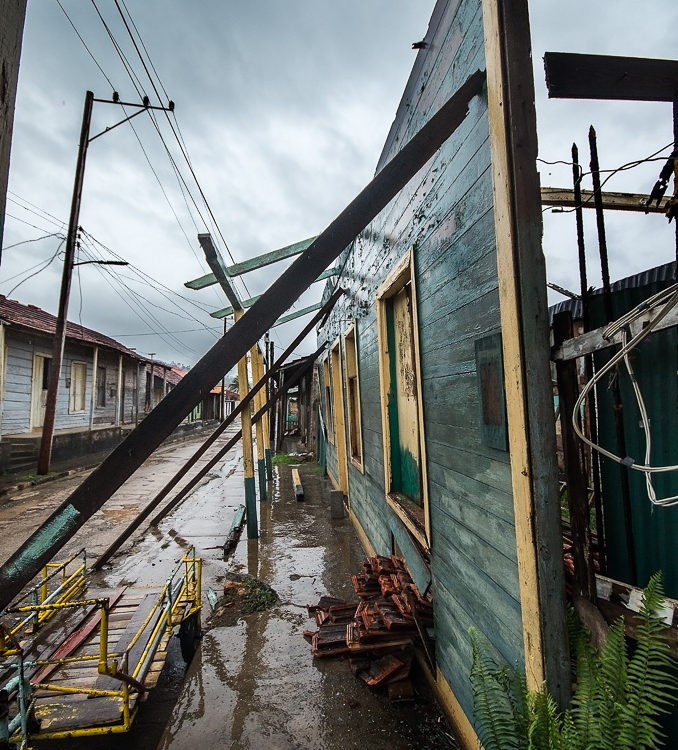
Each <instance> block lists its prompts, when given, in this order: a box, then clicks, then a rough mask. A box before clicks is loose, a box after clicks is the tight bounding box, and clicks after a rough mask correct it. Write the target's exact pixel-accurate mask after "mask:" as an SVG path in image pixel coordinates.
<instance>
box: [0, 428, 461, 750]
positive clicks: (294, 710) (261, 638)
mask: <svg viewBox="0 0 678 750" xmlns="http://www.w3.org/2000/svg"><path fill="white" fill-rule="evenodd" d="M197 445H198V442H197V441H194V440H192V441H190V442H187V443H184V444H181V445H174V446H168V447H166V448H165V449H163V450H162V451H161V453H159V454H158V455H157V456H155V457H154V458H153V459H151V461H149V462H147V464H146V465H145V466H144V467H142V469H141V470H140V472H138V474H139V476H138V477H136V478H134V479H133V480H132V482H131V483H129V486H125V487H123V488H122V489H121V490H120V491H119V492H118V493H116V495H115V496H114V498H113V499H112V500H111V501H110V503H109V504H108V505H109V506H110V507H106V506H105V508H104V509H103V510H102V511H101V512H100V513H98V514H96V516H95V517H94V518H93V519H92V520H91V522H90V523H89V524H87V525H86V526H85V528H84V529H82V530H81V531H80V533H79V534H78V535H77V536H78V537H80V539H77V538H76V539H74V540H72V542H71V543H70V544H69V550H71V549H72V550H76V549H78V548H79V546H82V543H83V541H85V542H86V545H87V549H88V554H91V559H94V556H95V555H96V554H98V553H100V552H101V551H103V549H105V548H106V546H107V545H108V544H109V543H110V541H111V540H112V539H113V538H114V537H115V536H117V534H118V533H119V532H120V529H121V528H122V526H121V524H123V523H124V524H126V523H128V522H129V521H131V519H132V518H133V517H134V515H135V514H136V512H137V511H138V509H139V508H141V507H143V505H144V504H145V503H147V502H148V501H149V500H150V499H151V498H152V497H153V495H154V494H155V492H157V490H158V489H159V488H160V487H162V486H163V484H164V483H165V482H166V481H167V480H168V479H169V477H170V476H171V475H172V473H173V471H175V470H176V469H178V468H179V467H180V465H181V462H182V461H183V460H185V458H186V457H188V456H189V455H191V453H192V452H193V450H195V448H196V447H197ZM238 448H239V446H238ZM238 448H236V449H235V450H234V451H232V452H231V453H229V455H228V456H227V457H226V458H225V459H224V461H223V462H222V463H221V464H220V465H219V466H217V467H216V468H215V469H214V470H213V472H212V473H211V474H210V475H209V476H208V477H206V479H205V481H204V482H203V483H202V484H201V485H199V486H198V487H197V488H196V489H195V490H194V491H193V492H192V493H191V494H190V495H189V496H188V497H187V498H186V500H185V501H184V502H183V503H182V504H181V505H179V506H178V507H177V508H176V509H175V510H174V511H173V512H172V514H170V515H169V516H168V517H167V518H166V519H164V520H163V521H162V522H161V523H160V524H159V525H158V527H157V528H153V529H148V528H147V527H144V526H142V527H141V529H139V531H138V532H137V535H136V536H135V537H134V539H133V540H132V542H131V543H128V544H126V545H125V546H124V547H123V548H122V549H121V550H120V551H119V552H118V554H117V555H116V556H115V557H114V558H113V559H112V560H111V561H110V564H109V565H108V566H106V568H105V569H104V570H103V571H102V572H101V573H99V574H97V575H96V576H95V577H94V579H93V584H94V585H95V586H97V587H106V588H111V589H113V588H116V587H118V586H120V585H121V584H126V585H128V586H131V587H134V589H139V590H141V591H143V590H144V589H150V588H153V587H157V586H158V585H159V584H162V583H163V582H164V579H165V576H166V575H167V573H168V572H169V570H170V568H171V567H172V566H173V564H174V561H175V560H177V559H179V558H180V557H181V555H182V554H183V553H184V552H185V551H186V550H188V549H189V548H190V547H191V546H193V545H194V546H195V548H196V552H197V555H198V556H200V557H202V558H203V560H204V567H203V627H204V628H205V630H206V632H205V634H204V636H203V639H202V642H201V647H200V648H199V649H198V651H197V653H196V655H195V657H194V658H193V661H192V662H191V664H190V665H189V666H188V668H186V667H185V665H184V662H183V661H182V659H181V655H180V653H179V648H178V642H177V639H173V642H172V647H171V648H170V655H169V658H168V662H167V664H166V667H165V671H164V672H163V675H162V677H161V679H160V683H159V685H158V687H157V688H156V689H155V690H153V691H152V692H151V694H150V696H149V698H148V700H147V701H146V702H144V703H143V704H142V705H141V709H140V712H139V716H138V718H137V720H136V722H135V724H134V726H133V728H132V731H131V732H130V733H129V734H128V735H126V736H118V737H105V738H102V739H96V740H94V739H87V740H83V741H80V742H75V741H73V740H71V741H64V742H53V743H50V744H49V745H47V744H43V745H40V746H39V747H55V748H65V747H68V748H69V750H70V749H71V748H72V749H73V750H81V749H82V750H84V749H85V748H87V749H88V750H89V749H90V748H91V749H92V750H105V749H106V750H108V749H109V748H110V749H112V750H113V749H115V750H118V749H119V748H123V747H124V748H125V750H141V748H144V750H148V748H157V749H158V750H170V749H171V750H183V749H184V748H185V749H186V750H188V749H189V748H204V749H205V750H212V749H215V750H216V749H217V748H232V749H233V750H238V749H241V748H242V749H244V748H249V749H252V750H256V749H258V748H262V750H263V749H264V748H271V749H273V750H292V749H297V748H299V749H301V748H315V749H316V750H338V749H339V748H342V750H343V748H353V747H355V748H359V747H369V748H370V749H371V750H380V749H383V750H387V748H388V750H405V749H406V748H417V750H427V749H430V750H434V748H435V749H436V750H438V748H445V747H454V745H453V744H451V743H450V742H448V739H447V734H446V733H448V732H449V730H448V729H447V728H446V726H445V725H444V724H443V723H442V722H440V721H439V717H440V713H441V712H440V711H439V710H438V709H437V707H436V706H435V705H434V704H433V703H431V702H430V700H429V697H428V695H427V694H426V691H425V690H424V688H423V680H417V688H418V690H421V693H420V694H418V696H417V699H416V700H415V701H414V702H409V703H390V702H389V701H388V699H387V698H386V697H385V695H383V694H380V693H377V692H374V691H372V690H370V689H369V688H368V687H367V686H366V685H365V684H364V683H363V682H362V681H360V680H358V679H357V678H356V677H354V676H353V674H352V673H351V671H350V670H349V667H348V664H347V663H346V662H345V661H343V660H332V659H331V660H317V659H316V660H314V659H313V657H312V655H311V648H310V645H309V643H308V642H307V641H306V640H305V639H304V638H303V637H302V631H303V630H304V629H311V630H313V629H315V622H314V620H313V619H311V618H309V616H308V613H307V609H306V605H307V604H309V603H315V602H316V601H317V600H318V599H319V597H320V596H321V595H323V594H329V595H332V596H337V597H342V598H346V599H349V600H354V599H355V594H354V592H353V589H352V586H351V579H350V576H351V574H352V573H355V572H357V571H358V569H359V566H360V563H361V562H362V560H363V559H364V557H365V553H364V551H363V550H362V548H361V547H360V544H359V543H358V541H357V537H356V535H355V532H354V530H353V527H352V525H351V523H350V522H349V521H348V520H347V519H340V520H332V519H331V518H330V506H329V499H328V497H327V493H326V492H325V491H324V489H323V485H324V482H323V481H322V480H321V478H320V476H319V474H318V471H317V467H316V466H315V465H313V464H308V465H302V466H301V469H300V470H301V474H302V481H303V483H304V489H305V498H306V499H305V500H304V501H303V502H299V501H297V500H296V499H295V495H294V489H293V487H292V482H291V470H290V468H289V467H288V466H283V467H275V468H274V479H273V481H272V482H271V483H269V499H268V500H267V501H266V502H258V510H259V528H260V537H259V539H258V540H247V539H246V538H245V534H243V538H241V540H240V542H239V544H238V546H237V548H236V550H235V553H234V554H233V556H232V557H231V558H230V559H229V560H227V561H226V562H225V561H224V560H223V552H222V545H223V543H224V540H225V537H226V535H227V533H228V530H229V527H230V525H231V522H232V520H233V515H234V512H235V509H236V508H237V506H238V505H239V504H240V503H242V502H243V475H242V459H241V456H240V454H239V450H238ZM81 479H82V477H78V478H73V477H71V478H68V479H66V480H58V481H56V482H53V483H50V484H51V486H50V485H43V486H42V487H40V488H34V489H33V490H32V492H34V493H36V494H32V495H31V494H30V493H26V494H27V495H29V496H24V497H23V498H22V497H20V496H17V497H15V498H13V499H12V500H11V501H10V502H9V503H6V504H5V505H2V506H0V529H2V533H1V534H0V540H1V541H0V551H1V553H2V554H1V555H0V556H1V557H2V558H3V559H5V558H6V557H7V556H8V555H9V554H11V552H12V551H13V548H14V547H15V546H16V544H17V542H18V541H20V540H19V538H18V536H22V537H26V536H28V534H29V533H30V532H31V531H32V530H33V529H34V528H35V526H36V525H37V524H38V523H39V522H40V520H41V519H42V518H44V517H46V515H47V514H48V513H49V511H50V510H51V508H52V507H53V506H54V504H55V503H56V502H61V500H62V499H63V498H64V497H67V496H68V493H69V492H70V490H71V489H72V487H73V486H75V485H76V484H77V482H78V481H81ZM50 498H51V499H50ZM17 513H19V514H20V516H19V518H22V519H24V521H25V522H26V523H27V524H28V525H27V526H26V527H24V521H20V520H19V518H17V517H16V515H17ZM116 524H117V525H116ZM12 527H16V529H17V532H18V529H19V528H21V533H20V535H19V534H18V533H17V536H14V538H13V539H12V538H10V539H9V541H8V537H9V536H10V535H9V534H8V533H7V532H8V530H9V529H11V528H12ZM88 527H89V528H88ZM234 572H235V573H246V574H249V575H251V576H254V577H256V578H259V579H261V580H262V581H264V582H265V583H267V584H268V585H269V586H271V587H272V588H273V589H274V590H275V591H276V592H277V594H278V597H279V599H278V602H277V603H276V604H275V605H274V606H273V607H272V608H270V609H268V610H266V611H264V612H259V613H255V614H251V615H247V616H244V617H242V618H241V619H240V620H239V621H237V622H236V624H234V625H232V626H221V627H215V628H211V629H210V628H209V625H208V619H209V614H210V611H211V609H210V605H209V603H208V600H207V591H208V589H210V588H211V589H212V590H213V591H214V592H216V593H217V594H218V595H221V593H222V591H223V581H224V580H225V579H226V578H227V577H228V575H229V574H232V573H234ZM36 747H38V745H36Z"/></svg>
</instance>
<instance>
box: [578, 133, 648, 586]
mask: <svg viewBox="0 0 678 750" xmlns="http://www.w3.org/2000/svg"><path fill="white" fill-rule="evenodd" d="M589 146H590V148H591V177H592V180H593V193H594V196H593V197H594V202H595V207H596V224H597V226H598V247H599V251H600V268H601V273H602V276H603V303H604V307H605V318H606V322H607V323H610V322H611V321H612V319H613V311H612V291H611V288H610V269H609V266H608V256H607V240H606V238H605V219H604V216H603V197H602V194H601V191H600V165H599V163H598V144H597V141H596V131H595V130H594V128H593V125H592V126H591V127H590V129H589ZM611 391H612V399H613V402H614V407H613V408H614V425H615V432H616V434H617V450H618V453H619V454H620V455H621V456H626V455H628V454H627V451H626V435H625V434H624V404H623V402H622V397H621V390H620V388H619V382H618V380H617V379H616V378H615V379H614V383H613V384H612V387H611ZM619 475H620V481H621V494H622V506H623V508H624V529H625V532H626V547H627V555H628V561H629V583H631V584H632V585H633V586H635V585H636V584H637V582H638V573H637V567H636V546H635V542H634V534H633V514H632V509H631V485H630V483H629V470H628V467H626V466H624V464H619Z"/></svg>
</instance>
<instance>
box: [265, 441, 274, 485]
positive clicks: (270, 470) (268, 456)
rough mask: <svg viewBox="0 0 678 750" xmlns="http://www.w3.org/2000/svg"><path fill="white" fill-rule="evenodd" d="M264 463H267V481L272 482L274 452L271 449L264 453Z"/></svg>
mask: <svg viewBox="0 0 678 750" xmlns="http://www.w3.org/2000/svg"><path fill="white" fill-rule="evenodd" d="M264 461H266V479H268V480H269V481H270V480H272V479H273V451H272V450H271V449H270V448H266V450H265V451H264Z"/></svg>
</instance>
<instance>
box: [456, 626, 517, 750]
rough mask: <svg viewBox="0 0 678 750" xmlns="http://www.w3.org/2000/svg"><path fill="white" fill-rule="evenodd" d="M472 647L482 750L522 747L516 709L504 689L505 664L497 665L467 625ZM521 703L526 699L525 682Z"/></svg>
mask: <svg viewBox="0 0 678 750" xmlns="http://www.w3.org/2000/svg"><path fill="white" fill-rule="evenodd" d="M469 635H470V637H471V647H472V649H473V666H472V667H471V687H472V689H473V698H474V706H475V713H476V719H477V721H478V723H479V726H480V731H479V737H480V741H481V742H482V743H483V746H484V748H485V750H522V749H523V748H524V747H525V744H526V743H525V742H524V741H523V742H522V743H521V740H524V739H525V737H526V735H525V737H520V736H518V722H517V721H516V712H514V709H513V706H512V705H511V698H510V691H509V689H507V686H508V684H509V683H508V681H507V671H508V669H509V668H508V667H507V666H504V667H499V666H498V665H497V663H496V662H495V660H494V659H493V658H492V656H491V655H490V650H489V644H488V643H487V641H486V640H485V639H484V637H483V636H482V635H481V633H480V631H479V630H477V629H476V628H473V627H472V628H469ZM523 684H524V690H525V692H524V693H523V695H522V696H521V702H524V703H525V704H526V701H527V683H521V682H519V681H518V682H515V685H516V686H521V685H523Z"/></svg>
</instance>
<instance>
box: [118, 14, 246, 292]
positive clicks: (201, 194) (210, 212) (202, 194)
mask: <svg viewBox="0 0 678 750" xmlns="http://www.w3.org/2000/svg"><path fill="white" fill-rule="evenodd" d="M115 5H116V8H117V9H118V13H119V14H120V17H121V18H122V20H123V23H124V25H125V28H126V30H127V33H128V35H129V37H130V39H131V40H132V44H133V46H134V49H135V50H136V52H137V55H138V56H139V60H140V61H141V64H142V66H143V68H144V70H145V72H146V75H147V76H148V79H149V81H150V82H151V86H152V87H153V90H154V91H155V94H156V96H157V97H158V100H159V101H162V100H161V97H160V94H159V92H158V89H157V87H156V85H155V83H154V81H153V77H152V76H151V74H150V72H149V70H148V67H147V65H146V62H145V60H144V57H143V55H142V54H141V51H140V50H139V46H138V45H137V43H136V40H135V38H134V35H133V34H132V31H131V29H130V27H129V24H128V23H127V20H126V18H125V15H124V14H123V12H122V9H121V7H120V5H119V3H118V1H117V0H115ZM125 10H126V11H127V13H128V15H129V16H130V20H132V16H131V14H130V13H129V9H128V8H127V6H125ZM132 24H133V25H134V28H135V30H136V31H137V34H138V35H139V39H140V40H141V34H140V33H139V30H138V29H137V27H136V24H134V21H133V20H132ZM142 46H143V47H144V50H145V51H146V54H147V56H148V57H149V61H150V55H148V50H147V49H146V46H145V45H144V44H143V41H142ZM151 66H152V67H153V69H154V70H155V66H153V65H152V63H151ZM156 74H157V72H156ZM161 86H162V84H161ZM163 90H164V86H163ZM165 117H166V119H167V122H168V124H169V126H170V129H171V130H172V133H173V135H174V137H175V139H176V141H177V144H178V145H179V150H180V151H181V153H182V155H183V157H184V160H185V161H186V164H187V165H188V168H189V171H190V172H191V175H192V176H193V179H194V181H195V184H196V186H197V188H198V192H199V193H200V196H201V198H202V200H203V203H204V205H205V208H206V209H207V212H208V213H209V215H210V218H211V219H212V222H213V225H214V227H215V228H216V230H217V233H218V235H219V237H220V238H221V240H222V242H223V244H224V247H225V249H226V252H227V253H228V256H229V258H230V259H231V261H232V262H233V263H235V258H234V257H233V254H232V253H231V250H230V248H229V246H228V243H227V242H226V238H225V237H224V235H223V232H222V231H221V228H220V226H219V224H218V222H217V220H216V217H215V215H214V212H213V211H212V208H211V206H210V204H209V202H208V200H207V196H206V195H205V193H204V191H203V189H202V186H201V185H200V181H199V180H198V176H197V175H196V173H195V170H194V169H193V165H192V163H191V160H190V158H189V156H188V152H187V150H186V148H185V144H184V143H182V139H180V138H179V135H178V133H177V131H176V130H175V128H174V125H173V124H172V120H171V119H170V117H169V114H168V113H167V112H165ZM151 119H152V120H153V121H154V122H156V118H155V117H154V116H152V117H151ZM175 120H176V115H175ZM156 129H157V130H158V135H159V136H160V138H161V139H162V141H163V143H164V138H163V136H162V134H161V132H160V128H159V126H157V123H156ZM165 147H166V148H167V146H166V145H165ZM167 151H168V154H169V149H167ZM187 187H188V186H187ZM196 210H197V205H196ZM201 218H202V215H201ZM203 223H204V224H205V226H207V223H206V222H205V220H204V219H203ZM240 281H241V282H242V284H243V286H244V287H245V290H246V291H247V293H248V294H250V295H251V293H250V291H249V289H248V287H247V284H246V283H245V281H244V280H243V279H240Z"/></svg>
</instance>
